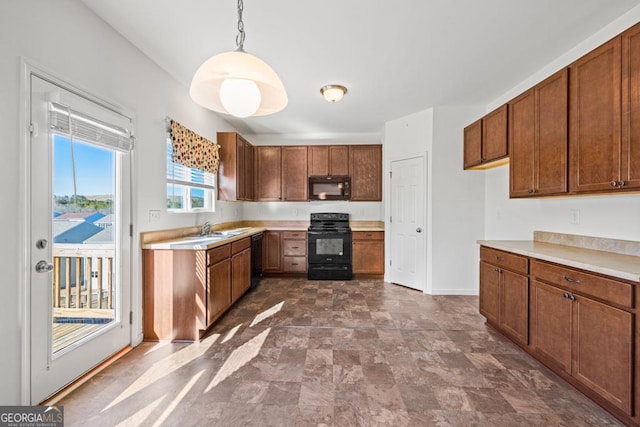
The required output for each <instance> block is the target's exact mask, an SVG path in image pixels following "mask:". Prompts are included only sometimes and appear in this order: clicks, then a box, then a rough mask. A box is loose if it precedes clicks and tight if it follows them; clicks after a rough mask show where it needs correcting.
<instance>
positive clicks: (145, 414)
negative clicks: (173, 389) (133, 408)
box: [116, 394, 167, 427]
mask: <svg viewBox="0 0 640 427" xmlns="http://www.w3.org/2000/svg"><path fill="white" fill-rule="evenodd" d="M165 397H167V395H166V394H164V395H162V396H160V397H159V398H157V399H156V400H154V401H153V402H151V403H150V404H148V405H147V406H145V407H144V408H142V409H140V410H139V411H138V412H136V413H135V414H133V415H131V416H130V417H129V418H127V419H126V420H123V421H121V422H120V423H118V424H117V425H116V427H129V426H141V425H144V422H145V421H146V420H147V418H149V416H151V414H153V413H154V412H155V411H156V409H157V408H158V406H160V403H162V401H163V400H164V398H165Z"/></svg>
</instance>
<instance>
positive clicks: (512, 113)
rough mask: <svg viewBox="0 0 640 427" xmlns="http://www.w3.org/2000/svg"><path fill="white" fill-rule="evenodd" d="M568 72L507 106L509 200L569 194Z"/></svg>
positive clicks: (559, 72) (551, 78)
mask: <svg viewBox="0 0 640 427" xmlns="http://www.w3.org/2000/svg"><path fill="white" fill-rule="evenodd" d="M568 84H569V80H568V70H567V69H566V68H565V69H563V70H560V71H558V72H557V73H556V74H554V75H552V76H551V77H549V78H547V79H546V80H544V81H543V82H541V83H539V84H537V85H536V86H534V87H533V88H531V89H529V90H528V91H527V92H525V93H523V94H522V95H520V96H518V97H517V98H515V99H514V100H512V101H510V102H509V103H508V106H509V113H508V117H509V120H508V122H509V127H508V128H509V134H508V135H509V138H508V139H509V157H510V161H509V196H510V197H531V196H533V197H538V196H548V195H557V194H563V193H566V192H567V191H568V185H567V166H568V113H569V105H568V90H569V89H568Z"/></svg>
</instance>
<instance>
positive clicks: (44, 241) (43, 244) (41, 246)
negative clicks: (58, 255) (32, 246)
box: [36, 239, 48, 249]
mask: <svg viewBox="0 0 640 427" xmlns="http://www.w3.org/2000/svg"><path fill="white" fill-rule="evenodd" d="M47 243H48V242H47V239H40V240H38V241H37V242H36V248H38V249H44V248H46V247H47Z"/></svg>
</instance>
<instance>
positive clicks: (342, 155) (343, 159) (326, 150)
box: [308, 145, 349, 176]
mask: <svg viewBox="0 0 640 427" xmlns="http://www.w3.org/2000/svg"><path fill="white" fill-rule="evenodd" d="M308 153H309V158H308V164H309V171H308V172H309V176H317V175H321V176H329V175H349V146H348V145H324V146H322V145H321V146H310V147H309V151H308Z"/></svg>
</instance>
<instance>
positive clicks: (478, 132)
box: [464, 119, 482, 169]
mask: <svg viewBox="0 0 640 427" xmlns="http://www.w3.org/2000/svg"><path fill="white" fill-rule="evenodd" d="M480 163H482V119H479V120H476V121H475V122H473V123H471V124H470V125H469V126H467V127H466V128H464V168H465V169H469V168H472V167H474V166H477V165H479V164H480Z"/></svg>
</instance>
